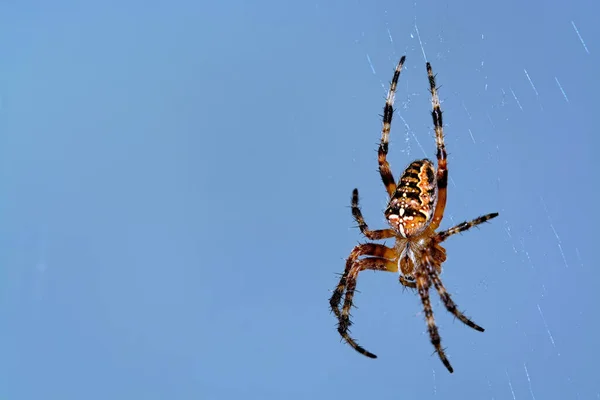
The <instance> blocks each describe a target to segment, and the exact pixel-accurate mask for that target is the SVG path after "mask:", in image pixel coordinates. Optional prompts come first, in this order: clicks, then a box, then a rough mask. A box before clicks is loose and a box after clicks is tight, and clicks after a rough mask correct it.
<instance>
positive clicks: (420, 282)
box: [416, 268, 454, 373]
mask: <svg viewBox="0 0 600 400" xmlns="http://www.w3.org/2000/svg"><path fill="white" fill-rule="evenodd" d="M416 280H417V290H418V292H419V296H420V297H421V303H423V311H424V312H425V320H426V321H427V330H428V331H429V338H430V340H431V344H432V345H433V347H434V348H435V351H436V352H437V353H438V356H439V357H440V360H442V363H443V364H444V366H445V367H446V368H447V369H448V371H450V373H452V372H454V369H453V368H452V365H451V364H450V361H449V360H448V357H446V352H445V351H444V348H443V347H442V339H441V338H440V333H439V331H438V327H437V325H436V324H435V318H434V317H433V309H432V308H431V301H430V300H429V287H430V285H431V282H430V281H429V277H428V276H427V273H426V271H423V270H422V269H421V268H419V269H417V272H416Z"/></svg>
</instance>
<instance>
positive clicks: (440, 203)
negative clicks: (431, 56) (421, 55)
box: [427, 63, 448, 230]
mask: <svg viewBox="0 0 600 400" xmlns="http://www.w3.org/2000/svg"><path fill="white" fill-rule="evenodd" d="M427 76H428V77H429V91H430V92H431V105H432V111H431V117H432V118H433V127H434V129H435V144H436V147H437V153H436V157H437V164H438V165H437V171H436V180H437V186H438V195H437V196H438V198H437V205H436V207H435V213H434V214H433V220H432V221H431V227H432V228H433V229H434V230H435V229H437V228H438V227H439V226H440V223H441V222H442V218H444V210H445V208H446V197H447V195H448V164H447V161H446V157H447V153H446V145H445V144H444V124H443V122H442V109H441V108H440V98H439V97H438V92H437V87H436V85H435V75H433V72H432V70H431V64H429V63H427Z"/></svg>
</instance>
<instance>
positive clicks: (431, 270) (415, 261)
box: [329, 56, 498, 373]
mask: <svg viewBox="0 0 600 400" xmlns="http://www.w3.org/2000/svg"><path fill="white" fill-rule="evenodd" d="M405 59H406V57H405V56H403V57H402V58H401V59H400V62H399V63H398V65H397V67H396V70H395V72H394V77H393V79H392V82H391V84H390V88H389V91H388V94H387V98H386V102H385V107H384V109H383V128H382V132H381V143H380V144H379V150H378V161H379V173H380V174H381V179H382V180H383V184H384V186H385V188H386V190H387V193H388V195H389V197H390V200H389V202H388V205H387V208H386V209H385V217H386V219H387V222H388V224H389V225H390V228H388V229H381V230H370V229H369V227H368V226H367V224H366V223H365V220H364V218H363V216H362V213H361V211H360V208H359V206H358V189H354V191H353V192H352V206H351V207H352V216H353V217H354V219H355V220H356V222H357V224H358V227H359V229H360V231H361V232H362V234H363V235H365V236H366V237H367V238H368V239H370V240H381V239H388V238H394V239H395V244H394V247H393V248H390V247H387V246H385V245H382V244H377V243H364V244H360V245H358V246H356V247H354V249H353V250H352V252H351V253H350V256H349V257H348V259H347V260H346V268H345V270H344V273H343V274H342V275H341V278H340V282H339V284H338V285H337V287H336V288H335V290H334V291H333V295H332V296H331V299H330V300H329V303H330V305H331V309H332V311H333V313H334V314H335V316H336V317H337V319H338V329H337V330H338V332H339V334H340V335H341V336H342V338H343V339H344V340H345V341H346V342H347V343H348V344H349V345H350V346H352V347H353V348H354V349H355V350H356V351H358V352H359V353H361V354H364V355H365V356H367V357H370V358H377V356H376V355H375V354H373V353H371V352H369V351H367V350H365V349H364V348H363V347H361V346H359V345H358V343H357V342H356V341H355V340H354V339H353V338H352V337H350V335H349V333H348V328H349V327H350V325H351V324H352V323H351V321H350V309H351V308H352V298H353V297H354V291H355V289H356V279H357V278H358V274H359V273H360V272H361V271H364V270H374V271H389V272H398V273H399V281H400V283H401V284H402V285H403V286H405V287H408V288H412V289H417V291H418V293H419V296H420V298H421V302H422V303H423V309H424V312H425V319H426V321H427V329H428V331H429V336H430V338H431V344H432V345H433V347H434V348H435V351H436V352H437V353H438V355H439V357H440V359H441V361H442V363H443V364H444V366H445V367H446V368H447V369H448V371H450V373H452V372H453V371H454V369H453V368H452V365H451V364H450V361H448V358H447V357H446V353H445V351H444V349H443V348H442V346H441V339H440V335H439V333H438V328H437V326H436V324H435V319H434V317H433V311H432V308H431V301H430V300H429V288H430V287H431V285H432V284H433V286H434V287H435V289H436V290H437V292H438V294H439V295H440V298H441V299H442V301H443V303H444V306H445V307H446V309H447V310H448V311H449V312H451V313H452V314H454V315H455V316H456V318H458V319H459V320H460V321H462V322H463V323H464V324H465V325H468V326H470V327H471V328H473V329H475V330H477V331H479V332H483V331H484V329H483V328H482V327H480V326H479V325H477V324H476V323H474V322H473V321H471V320H470V319H469V318H467V317H466V316H465V315H464V314H463V313H462V312H460V311H459V310H458V308H457V306H456V304H455V303H454V301H453V300H452V298H451V297H450V294H449V293H448V292H447V291H446V289H445V288H444V284H443V283H442V280H441V279H440V274H441V272H442V263H443V262H444V261H446V250H445V249H444V248H443V247H442V246H441V243H442V242H443V241H445V240H446V239H448V238H449V237H450V236H452V235H455V234H457V233H460V232H463V231H466V230H468V229H470V228H472V227H474V226H477V225H479V224H482V223H484V222H486V221H488V220H490V219H492V218H495V217H497V216H498V213H491V214H487V215H483V216H481V217H478V218H475V219H474V220H472V221H469V222H463V223H460V224H458V225H456V226H453V227H452V228H449V229H446V230H445V231H441V232H436V229H438V227H439V226H440V222H442V218H443V217H444V209H445V207H446V197H447V191H448V188H447V187H448V167H447V160H446V146H445V144H444V133H443V124H442V110H441V109H440V101H439V97H438V93H437V88H436V83H435V75H433V72H432V70H431V65H430V63H427V64H426V66H427V76H428V78H429V86H430V92H431V102H432V112H431V116H432V117H433V125H434V128H435V140H436V146H437V154H436V156H437V169H435V167H434V164H433V162H432V161H430V160H428V159H423V160H416V161H413V162H412V163H411V164H410V165H409V166H408V167H407V168H406V169H405V170H404V172H403V173H402V176H401V177H400V180H399V181H398V183H397V184H396V183H395V181H394V177H393V175H392V171H391V169H390V165H389V163H388V161H387V159H386V157H387V153H388V140H389V134H390V127H391V123H392V116H393V113H394V108H393V105H394V95H395V92H396V85H397V84H398V78H399V77H400V72H401V71H402V66H403V65H404V61H405ZM361 257H365V258H361ZM342 297H343V298H344V302H343V306H342V307H341V309H340V304H341V302H342Z"/></svg>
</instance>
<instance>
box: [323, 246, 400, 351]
mask: <svg viewBox="0 0 600 400" xmlns="http://www.w3.org/2000/svg"><path fill="white" fill-rule="evenodd" d="M365 255H368V256H373V257H370V258H364V259H362V260H358V257H360V256H365ZM393 257H394V251H393V250H392V249H390V248H388V247H386V246H383V245H380V244H376V243H365V244H362V245H358V246H356V247H355V248H354V249H353V250H352V252H351V253H350V256H349V257H348V260H347V261H346V269H345V271H344V273H343V274H342V277H341V278H340V282H339V283H338V285H337V287H336V289H335V290H334V292H333V295H332V296H331V298H330V299H329V304H330V305H331V310H332V311H333V313H334V314H335V316H336V317H337V318H338V332H339V334H340V336H342V338H343V339H344V340H346V342H348V344H349V345H350V346H352V347H353V348H354V349H355V350H356V351H358V352H359V353H361V354H364V355H365V356H367V357H370V358H377V356H376V355H375V354H373V353H370V352H368V351H367V350H365V349H364V348H362V347H361V346H359V345H358V344H357V343H356V341H355V340H354V339H352V338H351V337H350V335H349V334H348V328H349V327H350V325H352V322H351V321H350V309H351V308H352V299H353V297H354V291H355V290H356V279H357V277H358V274H359V272H360V271H363V270H366V269H370V270H375V271H390V272H397V271H398V264H397V263H396V262H395V261H391V260H390V259H389V258H393ZM344 292H345V298H344V305H343V307H342V310H340V309H339V305H340V302H341V300H342V296H343V295H344Z"/></svg>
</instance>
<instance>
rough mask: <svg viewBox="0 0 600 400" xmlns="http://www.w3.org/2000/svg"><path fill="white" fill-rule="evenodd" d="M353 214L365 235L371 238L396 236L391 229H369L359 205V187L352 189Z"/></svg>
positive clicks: (378, 238) (379, 238)
mask: <svg viewBox="0 0 600 400" xmlns="http://www.w3.org/2000/svg"><path fill="white" fill-rule="evenodd" d="M352 216H353V217H354V219H355V220H356V223H357V224H358V227H359V228H360V231H361V232H362V234H363V235H365V236H366V237H367V239H369V240H381V239H388V238H391V237H394V236H396V233H395V232H394V231H393V230H391V229H379V230H376V231H372V230H370V229H369V226H368V225H367V223H366V222H365V219H364V218H363V216H362V212H361V211H360V207H359V206H358V189H354V190H353V191H352Z"/></svg>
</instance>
